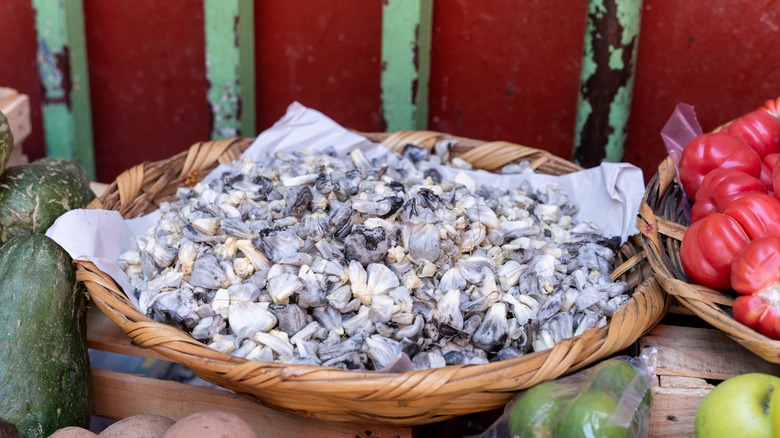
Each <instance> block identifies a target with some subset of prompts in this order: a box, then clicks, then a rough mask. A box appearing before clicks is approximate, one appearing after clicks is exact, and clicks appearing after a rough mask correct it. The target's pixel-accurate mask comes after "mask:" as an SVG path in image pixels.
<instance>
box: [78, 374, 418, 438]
mask: <svg viewBox="0 0 780 438" xmlns="http://www.w3.org/2000/svg"><path fill="white" fill-rule="evenodd" d="M92 393H93V397H94V399H93V413H94V414H95V415H98V416H101V417H106V418H113V419H120V418H127V417H130V416H133V415H138V414H144V413H153V414H157V415H163V416H166V417H168V418H171V419H173V420H180V419H182V418H184V417H186V416H188V415H190V414H194V413H196V412H200V411H205V410H211V409H220V410H223V411H227V412H231V413H233V414H235V415H238V416H239V417H241V418H243V419H244V420H246V421H247V422H248V423H249V424H250V425H251V426H252V427H253V428H254V429H255V432H257V436H258V437H259V438H264V437H280V436H291V437H297V436H305V437H313V438H316V437H349V438H361V437H366V438H367V437H377V436H392V437H399V438H401V437H411V436H412V430H411V428H405V427H397V426H379V425H368V424H360V423H350V422H334V421H321V420H315V419H311V418H305V417H300V416H296V415H292V414H287V413H284V412H279V411H276V410H273V409H271V408H267V407H265V406H262V405H259V404H258V403H255V402H253V401H250V400H247V399H244V398H242V397H240V396H238V395H235V394H233V393H230V392H227V391H223V390H218V389H213V388H209V387H201V386H195V385H188V384H184V383H179V382H174V381H170V380H157V379H150V378H147V377H139V376H133V375H129V374H124V373H116V372H113V371H106V370H97V369H93V370H92Z"/></svg>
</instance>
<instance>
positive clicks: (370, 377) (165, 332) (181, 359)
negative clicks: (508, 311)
mask: <svg viewBox="0 0 780 438" xmlns="http://www.w3.org/2000/svg"><path fill="white" fill-rule="evenodd" d="M363 135H365V136H366V137H368V138H369V139H371V140H373V141H377V142H381V143H383V144H384V145H386V146H388V147H389V148H391V149H394V150H400V149H401V148H403V147H404V146H405V145H407V144H409V143H413V144H416V145H420V146H426V147H432V146H433V144H434V143H436V142H437V141H439V140H449V141H454V142H456V144H455V145H454V146H453V148H452V151H453V154H455V155H457V156H460V157H461V158H463V159H465V160H468V161H470V162H471V163H472V164H473V165H474V166H475V167H477V168H483V169H488V170H495V169H498V168H500V167H501V166H503V165H504V164H507V163H510V162H516V161H518V160H520V159H525V160H529V161H530V162H531V163H532V166H533V167H534V168H536V169H537V171H539V172H543V173H548V174H554V175H558V174H563V173H568V172H572V171H576V170H579V169H580V168H579V167H578V166H576V165H574V164H573V163H571V162H569V161H566V160H563V159H561V158H558V157H555V156H553V155H551V154H549V153H547V152H544V151H540V150H537V149H533V148H528V147H523V146H518V145H515V144H511V143H506V142H492V143H486V142H483V141H478V140H471V139H465V138H460V137H453V136H450V135H446V134H441V133H437V132H428V131H403V132H396V133H393V134H363ZM250 142H251V140H249V139H230V140H219V141H212V142H203V143H197V144H195V145H193V146H192V147H191V148H190V149H189V150H188V151H184V152H182V153H179V154H177V155H175V156H173V157H171V158H169V159H166V160H162V161H158V162H153V163H143V164H140V165H138V166H135V167H133V168H131V169H129V170H128V171H126V172H124V173H123V174H122V175H120V176H119V177H118V178H117V180H116V181H115V182H113V183H111V184H110V185H109V186H108V188H107V189H106V191H105V192H104V194H103V195H102V196H101V197H100V198H99V199H96V200H95V201H94V202H93V203H92V204H91V205H90V207H91V208H103V209H112V210H118V211H119V212H120V213H121V214H122V215H123V216H124V217H126V218H130V217H136V216H139V215H142V214H145V213H148V212H150V211H153V210H155V209H156V208H157V206H158V205H159V204H160V203H161V202H163V201H167V200H171V199H173V197H174V196H175V192H176V188H177V187H179V186H181V185H183V184H187V183H190V184H191V183H193V182H195V181H197V180H198V179H199V178H200V177H202V176H203V175H205V174H206V173H208V172H209V171H210V170H211V169H213V168H214V167H215V166H216V164H217V163H218V162H222V163H224V162H230V161H233V160H235V159H236V158H237V157H238V156H239V155H240V153H241V152H242V151H243V150H245V149H246V148H247V147H248V146H249V144H250ZM616 259H617V263H618V264H619V266H617V267H616V270H615V273H614V274H613V275H614V276H615V277H616V278H617V277H619V278H620V279H621V280H624V281H627V282H628V283H629V286H630V287H631V289H632V291H633V295H632V297H631V299H630V300H629V301H628V302H627V303H626V305H624V306H623V307H621V308H620V309H619V310H618V312H616V314H615V315H614V316H613V317H612V319H611V321H610V323H609V324H608V325H607V326H606V327H604V328H601V329H592V330H589V331H587V332H586V333H585V334H583V335H581V336H578V337H575V338H571V339H567V340H565V341H563V342H561V343H559V344H557V345H555V347H553V348H552V349H550V350H547V351H542V352H536V353H532V354H527V355H524V356H520V357H518V358H514V359H510V360H505V361H499V362H491V363H489V364H485V365H451V366H446V367H443V368H437V369H427V370H419V371H409V372H405V373H379V372H355V371H344V370H340V369H336V368H330V367H321V366H309V365H286V364H280V363H270V362H259V361H247V360H245V359H240V358H235V357H231V356H228V355H225V354H222V353H220V352H218V351H216V350H213V349H211V348H210V347H208V346H207V345H205V344H203V343H201V342H199V341H197V340H195V339H193V338H192V337H191V336H190V335H189V334H187V333H185V332H183V331H181V330H179V329H177V328H174V327H172V326H168V325H164V324H160V323H157V322H154V321H152V320H151V319H149V318H147V317H146V316H144V315H142V314H141V313H140V312H139V311H138V309H137V308H136V307H135V306H133V304H132V303H131V302H130V301H129V299H128V298H127V297H126V296H125V294H124V292H123V291H122V290H121V289H120V288H119V286H118V285H117V284H116V283H115V282H114V281H113V280H112V279H111V278H110V277H109V276H108V275H107V274H105V273H104V272H102V271H100V270H99V269H98V268H97V267H96V266H95V265H94V264H92V263H90V262H82V261H77V262H76V264H77V269H78V279H79V280H80V281H81V282H83V283H84V284H85V285H86V286H87V288H88V290H89V294H90V296H91V298H92V301H93V302H94V303H95V305H96V306H97V307H98V308H100V310H101V311H103V313H105V314H106V315H107V316H108V317H109V318H110V319H111V320H112V321H114V322H115V323H116V324H117V325H118V326H119V327H121V328H122V330H123V331H124V332H125V333H127V335H128V336H129V337H130V338H131V339H132V340H133V342H134V343H136V344H137V345H139V346H141V347H145V348H150V349H152V350H154V351H156V352H158V353H160V354H162V355H163V356H165V357H167V358H169V359H170V360H172V361H175V362H178V363H181V364H183V365H185V366H187V367H190V368H191V369H192V370H193V371H194V372H195V373H196V374H197V375H198V376H200V377H201V378H203V379H204V380H206V381H209V382H212V383H214V384H217V385H220V386H222V387H224V388H227V389H230V390H233V391H235V392H236V393H239V394H242V395H244V396H246V397H249V398H250V399H253V400H255V401H257V402H259V403H262V404H263V405H267V406H270V407H273V408H276V409H279V410H283V411H286V412H291V413H295V414H299V415H303V416H309V417H316V418H320V419H325V420H337V421H363V422H372V423H384V424H395V425H405V426H411V425H420V424H426V423H432V422H436V421H441V420H444V419H447V418H451V417H454V416H458V415H464V414H469V413H474V412H479V411H486V410H490V409H495V408H499V407H501V406H503V405H505V404H506V403H507V402H508V401H509V400H510V399H511V398H512V397H513V396H514V395H515V394H516V393H517V392H518V391H520V390H522V389H524V388H528V387H530V386H533V385H535V384H537V383H539V382H542V381H545V380H550V379H555V378H557V377H559V376H561V375H563V374H567V373H570V372H573V371H575V370H578V369H580V368H583V367H585V366H587V365H589V364H591V363H594V362H596V361H598V360H601V359H603V358H605V357H607V356H609V355H611V354H613V353H616V352H618V351H620V350H623V349H624V348H626V347H628V346H630V345H631V344H632V343H634V342H635V341H636V340H637V339H638V338H639V337H640V336H641V335H643V334H644V333H646V332H647V331H648V330H650V329H651V328H652V327H653V326H655V325H656V324H657V323H658V322H659V320H660V319H661V318H662V317H663V315H664V314H665V312H666V310H667V308H668V306H669V302H670V300H669V297H668V296H667V295H666V294H665V293H663V291H662V289H661V288H660V287H659V285H658V283H657V282H656V281H655V279H654V278H653V275H652V270H651V269H650V266H649V263H648V262H647V259H646V257H645V254H644V252H643V251H642V249H641V246H640V243H639V239H638V236H635V238H634V239H633V240H630V241H629V242H627V243H626V244H624V245H623V246H622V248H621V250H620V251H619V253H618V254H617V257H616Z"/></svg>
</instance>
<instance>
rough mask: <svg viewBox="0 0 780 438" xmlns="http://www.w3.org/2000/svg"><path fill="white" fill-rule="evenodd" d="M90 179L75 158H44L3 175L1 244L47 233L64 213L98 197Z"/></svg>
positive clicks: (0, 188)
mask: <svg viewBox="0 0 780 438" xmlns="http://www.w3.org/2000/svg"><path fill="white" fill-rule="evenodd" d="M94 197H95V194H94V193H93V192H92V190H91V189H90V187H89V178H88V177H87V174H86V172H85V171H84V169H83V168H82V167H81V166H80V165H79V164H78V163H76V162H75V161H71V160H67V159H64V158H43V159H41V160H37V161H33V162H32V163H30V164H23V165H19V166H13V167H9V168H8V169H6V170H5V172H4V173H3V174H2V175H0V243H2V242H6V241H7V240H9V239H10V238H12V237H14V236H20V235H27V234H43V233H45V232H46V230H48V229H49V227H50V226H51V225H52V224H53V223H54V221H55V220H56V219H57V218H58V217H60V216H61V215H62V214H63V213H65V212H67V211H69V210H72V209H76V208H84V207H86V206H87V204H89V202H90V201H92V199H94Z"/></svg>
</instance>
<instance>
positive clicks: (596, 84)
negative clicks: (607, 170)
mask: <svg viewBox="0 0 780 438" xmlns="http://www.w3.org/2000/svg"><path fill="white" fill-rule="evenodd" d="M641 15H642V0H590V1H589V4H588V17H587V22H586V28H585V43H584V50H583V52H584V53H583V58H582V70H581V77H580V92H579V96H578V101H577V120H576V126H575V133H574V161H575V162H576V163H577V164H580V165H582V166H584V167H593V166H597V165H599V164H600V163H601V162H602V161H612V162H617V161H621V160H622V158H623V150H624V144H625V141H626V136H627V135H628V132H627V127H628V118H629V115H630V112H631V99H632V95H633V89H634V72H635V66H636V59H637V52H638V48H639V28H640V18H641Z"/></svg>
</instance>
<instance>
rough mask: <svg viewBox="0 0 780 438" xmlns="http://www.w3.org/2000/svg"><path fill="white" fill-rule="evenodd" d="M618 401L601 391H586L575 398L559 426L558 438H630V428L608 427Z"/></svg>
mask: <svg viewBox="0 0 780 438" xmlns="http://www.w3.org/2000/svg"><path fill="white" fill-rule="evenodd" d="M617 406H618V401H617V400H616V399H615V398H613V397H611V396H610V395H608V394H606V393H604V392H601V391H585V392H583V393H582V394H580V395H579V396H577V398H575V399H574V400H573V401H572V402H571V405H570V406H569V410H568V411H567V412H566V414H565V416H564V417H563V419H562V420H561V422H560V423H559V424H558V429H557V434H556V436H560V437H566V438H577V437H589V438H593V437H603V438H628V437H630V436H631V430H630V428H629V427H621V426H607V422H608V421H609V417H610V416H611V415H612V414H613V413H614V412H615V409H616V408H617Z"/></svg>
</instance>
